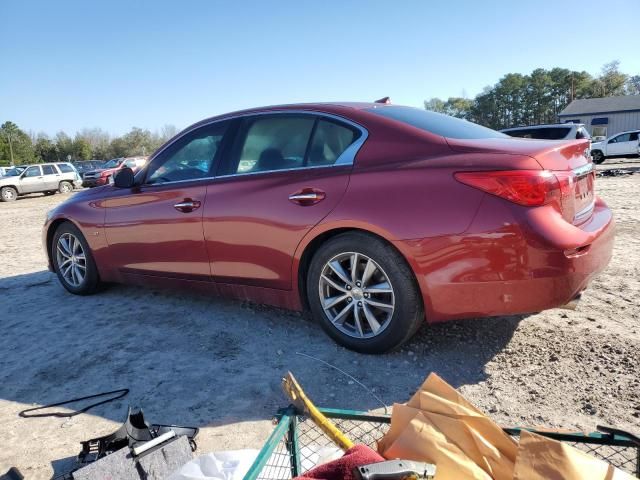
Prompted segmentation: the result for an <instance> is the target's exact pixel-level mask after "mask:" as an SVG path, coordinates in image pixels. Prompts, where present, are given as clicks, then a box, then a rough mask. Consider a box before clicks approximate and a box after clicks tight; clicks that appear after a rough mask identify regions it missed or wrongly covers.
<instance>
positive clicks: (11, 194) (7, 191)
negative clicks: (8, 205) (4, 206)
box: [0, 187, 18, 202]
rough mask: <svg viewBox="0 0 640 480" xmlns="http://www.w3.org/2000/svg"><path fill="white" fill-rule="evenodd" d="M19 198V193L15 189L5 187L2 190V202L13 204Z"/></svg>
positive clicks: (0, 193)
mask: <svg viewBox="0 0 640 480" xmlns="http://www.w3.org/2000/svg"><path fill="white" fill-rule="evenodd" d="M17 198H18V192H17V190H16V189H15V188H13V187H4V188H3V189H2V190H0V200H2V201H3V202H13V201H14V200H16V199H17Z"/></svg>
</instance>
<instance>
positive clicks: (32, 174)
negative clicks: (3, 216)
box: [0, 163, 80, 202]
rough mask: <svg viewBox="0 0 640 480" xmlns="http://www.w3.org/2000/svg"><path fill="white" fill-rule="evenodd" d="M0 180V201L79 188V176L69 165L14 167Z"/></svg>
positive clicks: (65, 191)
mask: <svg viewBox="0 0 640 480" xmlns="http://www.w3.org/2000/svg"><path fill="white" fill-rule="evenodd" d="M10 173H11V175H9V176H5V177H2V178H0V200H2V201H3V202H11V201H13V200H16V199H17V198H18V197H19V196H21V195H26V194H27V193H44V194H45V195H53V194H54V193H56V192H60V193H70V192H72V191H73V188H74V187H75V186H80V176H79V175H78V172H77V171H76V169H75V168H73V165H71V164H70V163H43V164H39V165H27V166H25V168H24V169H21V168H20V167H16V168H15V169H14V170H13V171H12V172H10Z"/></svg>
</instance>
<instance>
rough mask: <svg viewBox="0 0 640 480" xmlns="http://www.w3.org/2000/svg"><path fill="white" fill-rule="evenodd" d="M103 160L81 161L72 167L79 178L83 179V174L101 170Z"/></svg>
mask: <svg viewBox="0 0 640 480" xmlns="http://www.w3.org/2000/svg"><path fill="white" fill-rule="evenodd" d="M104 163H105V162H104V160H83V161H80V162H74V163H73V166H74V167H76V170H78V173H79V174H80V178H84V174H85V173H87V172H91V171H94V170H96V169H100V168H102V166H103V165H104Z"/></svg>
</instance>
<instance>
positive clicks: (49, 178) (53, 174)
mask: <svg viewBox="0 0 640 480" xmlns="http://www.w3.org/2000/svg"><path fill="white" fill-rule="evenodd" d="M42 173H43V174H44V188H46V189H47V190H57V189H58V186H59V184H60V178H61V176H60V173H59V172H58V170H57V169H56V167H54V166H53V165H44V166H43V167H42Z"/></svg>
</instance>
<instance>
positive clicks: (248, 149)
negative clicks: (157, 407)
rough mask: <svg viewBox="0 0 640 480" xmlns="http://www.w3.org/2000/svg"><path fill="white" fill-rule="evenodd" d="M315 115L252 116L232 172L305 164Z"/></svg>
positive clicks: (286, 168)
mask: <svg viewBox="0 0 640 480" xmlns="http://www.w3.org/2000/svg"><path fill="white" fill-rule="evenodd" d="M314 123H315V118H314V117H312V116H295V115H274V116H259V117H255V118H253V119H250V120H248V123H247V124H245V128H244V129H243V130H244V132H245V133H244V135H242V134H241V136H240V138H241V140H240V141H241V143H240V145H241V146H240V148H239V152H240V154H239V157H238V161H237V163H236V165H235V169H234V170H233V171H232V172H230V173H257V172H271V171H275V170H288V169H292V168H301V167H303V166H304V161H305V155H306V152H307V146H308V145H309V139H310V138H311V133H312V130H313V125H314Z"/></svg>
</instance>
